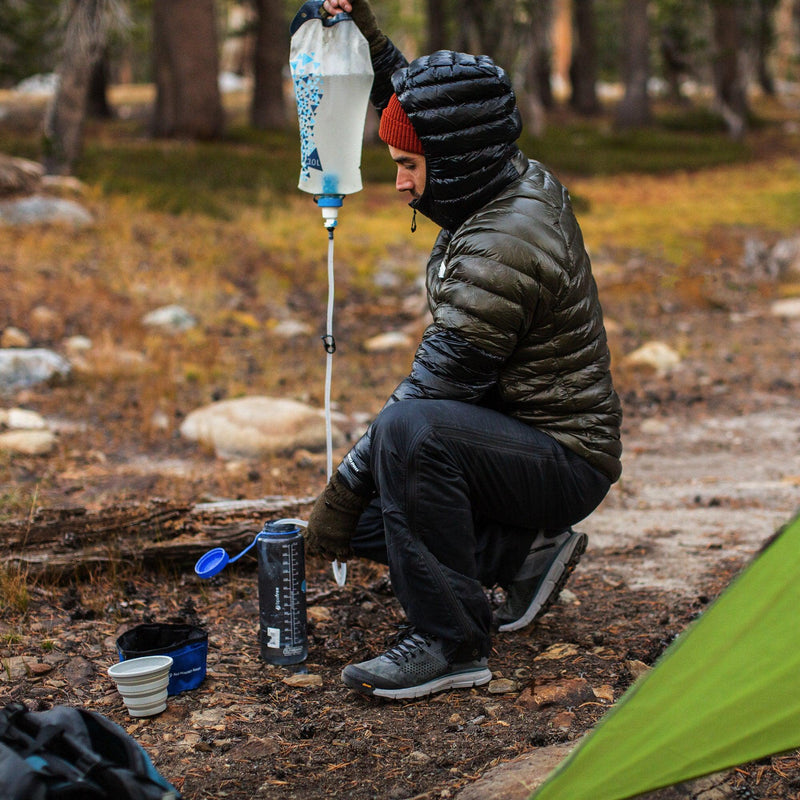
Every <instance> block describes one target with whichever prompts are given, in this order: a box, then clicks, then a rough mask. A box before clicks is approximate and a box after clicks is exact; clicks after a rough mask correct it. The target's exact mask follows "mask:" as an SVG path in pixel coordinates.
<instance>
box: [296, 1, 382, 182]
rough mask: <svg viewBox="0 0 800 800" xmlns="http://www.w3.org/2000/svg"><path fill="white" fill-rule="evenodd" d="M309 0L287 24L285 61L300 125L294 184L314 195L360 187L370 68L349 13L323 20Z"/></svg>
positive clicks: (363, 42) (365, 46) (364, 45)
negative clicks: (288, 39) (288, 41)
mask: <svg viewBox="0 0 800 800" xmlns="http://www.w3.org/2000/svg"><path fill="white" fill-rule="evenodd" d="M321 6H322V3H321V2H317V0H310V2H307V3H306V4H305V5H303V7H302V8H301V9H300V11H298V13H297V15H296V16H295V19H294V21H293V23H292V26H291V32H292V39H291V47H290V59H289V65H290V67H291V72H292V81H293V83H294V92H295V99H296V101H297V116H298V122H299V125H300V161H301V166H300V182H299V183H298V188H299V189H302V190H303V191H304V192H309V193H311V194H315V195H345V194H353V193H354V192H358V191H361V188H362V184H361V146H362V143H363V140H364V121H365V119H366V113H367V105H368V104H369V93H370V89H371V88H372V81H373V70H372V61H371V59H370V54H369V45H368V44H367V41H366V39H365V38H364V36H363V35H362V34H361V31H359V29H358V27H357V26H356V24H355V22H353V20H352V18H351V17H350V15H349V14H338V15H337V16H335V17H332V18H326V19H323V18H322V17H321V16H320V8H321Z"/></svg>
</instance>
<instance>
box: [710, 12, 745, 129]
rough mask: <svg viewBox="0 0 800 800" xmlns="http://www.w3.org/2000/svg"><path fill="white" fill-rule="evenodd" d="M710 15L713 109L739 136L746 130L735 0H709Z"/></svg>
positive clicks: (738, 22) (738, 28) (739, 39)
mask: <svg viewBox="0 0 800 800" xmlns="http://www.w3.org/2000/svg"><path fill="white" fill-rule="evenodd" d="M711 8H712V11H713V15H714V44H715V49H716V53H715V59H714V89H715V92H716V106H717V110H718V111H719V112H720V114H722V117H723V119H724V120H725V124H726V125H727V126H728V133H729V134H730V135H731V137H733V138H734V139H740V138H741V137H742V136H744V134H745V132H746V130H747V114H748V105H747V92H746V90H745V86H744V77H743V74H742V68H741V65H740V63H739V58H740V51H741V47H742V20H741V13H740V12H741V8H740V4H739V0H712V3H711Z"/></svg>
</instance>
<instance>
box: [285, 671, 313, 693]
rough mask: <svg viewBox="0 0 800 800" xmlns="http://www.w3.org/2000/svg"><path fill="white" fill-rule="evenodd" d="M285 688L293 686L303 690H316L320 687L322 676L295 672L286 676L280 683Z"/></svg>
mask: <svg viewBox="0 0 800 800" xmlns="http://www.w3.org/2000/svg"><path fill="white" fill-rule="evenodd" d="M282 683H285V684H286V685H287V686H295V687H300V688H304V689H317V688H319V687H321V686H322V676H321V675H314V674H312V673H310V672H297V673H295V674H294V675H288V676H287V677H285V678H284V679H283V681H282Z"/></svg>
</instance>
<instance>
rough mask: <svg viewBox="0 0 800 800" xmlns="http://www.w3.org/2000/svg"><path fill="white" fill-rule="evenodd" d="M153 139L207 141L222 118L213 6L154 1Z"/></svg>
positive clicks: (188, 0)
mask: <svg viewBox="0 0 800 800" xmlns="http://www.w3.org/2000/svg"><path fill="white" fill-rule="evenodd" d="M153 54H154V61H155V66H154V70H155V82H156V104H155V113H154V118H153V134H154V135H155V136H162V137H187V138H190V139H213V138H215V137H217V136H219V135H220V134H221V133H222V130H223V128H224V124H225V116H224V112H223V109H222V98H221V96H220V90H219V54H218V51H217V28H216V16H215V12H214V0H154V3H153Z"/></svg>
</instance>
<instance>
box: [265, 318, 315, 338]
mask: <svg viewBox="0 0 800 800" xmlns="http://www.w3.org/2000/svg"><path fill="white" fill-rule="evenodd" d="M271 332H272V333H274V334H275V336H280V337H281V338H282V339H294V338H295V337H297V336H310V335H311V328H310V326H308V325H306V324H305V322H300V321H298V320H296V319H282V320H281V321H280V322H278V323H276V324H275V326H274V327H273V328H271Z"/></svg>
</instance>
